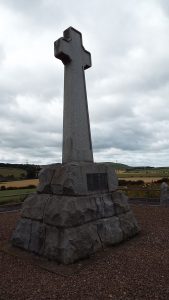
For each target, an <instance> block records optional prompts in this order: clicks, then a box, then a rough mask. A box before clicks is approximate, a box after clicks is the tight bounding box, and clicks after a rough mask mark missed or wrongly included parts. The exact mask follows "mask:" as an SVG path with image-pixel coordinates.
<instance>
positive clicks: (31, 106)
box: [0, 0, 169, 166]
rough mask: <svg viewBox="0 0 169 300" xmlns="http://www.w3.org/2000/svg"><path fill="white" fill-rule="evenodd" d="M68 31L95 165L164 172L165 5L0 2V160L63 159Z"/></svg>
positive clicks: (167, 94)
mask: <svg viewBox="0 0 169 300" xmlns="http://www.w3.org/2000/svg"><path fill="white" fill-rule="evenodd" d="M70 26H72V27H74V28H76V29H77V30H79V31H80V32H82V35H83V45H84V47H85V49H86V50H88V51H90V52H91V56H92V67H91V68H89V69H87V70H86V71H85V76H86V85H87V95H88V106H89V115H90V126H91V135H92V144H93V153H94V160H95V162H101V161H112V162H118V163H124V164H128V165H130V166H169V38H168V33H169V1H168V0H141V1H140V0H104V1H102V0H90V1H89V0H85V1H84V0H71V1H68V0H67V1H66V0H65V1H63V0H62V1H61V0H29V1H26V0H15V1H14V0H0V162H8V163H34V164H49V163H56V162H61V159H62V157H61V155H62V126H63V81H64V67H63V64H62V62H61V61H60V60H58V59H56V58H55V57H54V46H53V43H54V41H55V40H57V39H58V38H60V37H62V35H63V31H64V30H65V29H66V28H68V27H70Z"/></svg>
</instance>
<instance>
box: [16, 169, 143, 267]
mask: <svg viewBox="0 0 169 300" xmlns="http://www.w3.org/2000/svg"><path fill="white" fill-rule="evenodd" d="M111 171H112V172H111ZM58 174H59V175H58ZM96 174H104V175H96ZM105 174H106V175H105ZM92 176H94V178H92ZM105 178H106V179H105ZM58 179H59V181H58ZM70 183H71V185H70ZM78 183H79V185H78ZM99 184H100V190H99V187H98V185H99ZM94 189H95V190H94ZM116 189H117V178H116V175H115V173H114V170H113V169H111V167H110V166H109V165H108V164H71V165H70V164H67V165H60V164H56V165H52V166H50V167H47V168H46V169H45V170H44V171H42V172H41V174H40V184H39V187H38V188H37V192H36V193H34V194H32V195H30V196H29V197H28V198H27V199H26V200H25V202H24V204H23V208H22V212H21V219H20V221H19V222H18V224H17V227H16V229H15V232H14V234H13V236H12V244H13V245H15V246H18V247H20V248H23V249H25V250H28V251H30V252H34V253H36V254H38V255H42V256H45V257H47V258H49V259H53V260H56V261H58V262H60V263H63V264H70V263H73V262H75V261H77V260H79V259H82V258H85V257H89V256H90V255H91V254H93V253H95V252H96V251H98V250H101V249H102V248H103V247H106V246H110V245H115V244H117V243H120V242H122V241H124V240H126V239H128V238H130V237H132V236H134V235H135V234H137V233H138V232H139V227H138V225H137V221H136V219H135V217H134V215H133V213H132V211H131V210H130V206H129V205H128V198H127V197H126V196H125V195H124V194H123V193H122V192H120V191H117V190H116Z"/></svg>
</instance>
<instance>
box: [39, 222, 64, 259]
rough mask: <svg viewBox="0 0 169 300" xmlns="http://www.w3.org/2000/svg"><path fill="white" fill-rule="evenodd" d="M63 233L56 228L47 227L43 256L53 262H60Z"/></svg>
mask: <svg viewBox="0 0 169 300" xmlns="http://www.w3.org/2000/svg"><path fill="white" fill-rule="evenodd" d="M61 235H62V231H61V230H59V229H57V228H56V227H54V226H48V225H47V226H46V238H45V245H44V252H43V255H44V256H46V257H47V258H49V259H51V260H57V261H60V251H59V242H60V237H61Z"/></svg>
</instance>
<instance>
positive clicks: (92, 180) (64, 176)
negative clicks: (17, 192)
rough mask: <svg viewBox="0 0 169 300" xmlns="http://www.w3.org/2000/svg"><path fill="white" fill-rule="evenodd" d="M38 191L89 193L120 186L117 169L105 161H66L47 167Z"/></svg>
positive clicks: (61, 193)
mask: <svg viewBox="0 0 169 300" xmlns="http://www.w3.org/2000/svg"><path fill="white" fill-rule="evenodd" d="M39 180H40V183H39V186H38V188H37V192H38V193H50V194H56V195H87V194H95V193H97V192H101V193H104V192H111V191H114V190H115V189H116V188H117V186H118V179H117V176H116V174H115V170H114V169H113V168H112V166H111V165H110V164H108V163H107V164H104V163H84V162H83V163H82V162H81V163H80V162H79V163H75V162H74V163H73V162H72V163H66V164H56V165H51V166H48V167H47V168H45V169H44V170H43V171H42V172H41V173H40V176H39Z"/></svg>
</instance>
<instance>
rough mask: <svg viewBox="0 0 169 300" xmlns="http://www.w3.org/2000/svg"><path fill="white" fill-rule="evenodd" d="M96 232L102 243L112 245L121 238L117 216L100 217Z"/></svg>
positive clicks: (121, 233)
mask: <svg viewBox="0 0 169 300" xmlns="http://www.w3.org/2000/svg"><path fill="white" fill-rule="evenodd" d="M97 232H98V235H99V237H100V240H101V242H102V244H103V245H105V246H106V245H114V244H117V243H119V242H121V241H122V240H123V232H122V230H121V228H120V223H119V219H118V217H111V218H107V219H101V220H99V221H98V222H97Z"/></svg>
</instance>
